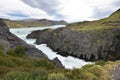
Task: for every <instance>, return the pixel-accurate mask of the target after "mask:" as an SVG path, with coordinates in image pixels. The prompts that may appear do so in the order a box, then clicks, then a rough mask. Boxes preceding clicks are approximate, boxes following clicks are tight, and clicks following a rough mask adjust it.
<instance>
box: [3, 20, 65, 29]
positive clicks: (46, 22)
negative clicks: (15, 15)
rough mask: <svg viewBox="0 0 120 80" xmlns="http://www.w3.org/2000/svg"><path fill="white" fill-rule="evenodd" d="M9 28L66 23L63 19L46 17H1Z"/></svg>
mask: <svg viewBox="0 0 120 80" xmlns="http://www.w3.org/2000/svg"><path fill="white" fill-rule="evenodd" d="M3 20H4V22H5V23H6V24H7V26H8V27H9V28H22V27H23V28H24V27H45V26H52V25H66V24H67V22H65V21H53V20H47V19H40V20H39V19H38V20H37V19H27V20H8V19H3Z"/></svg>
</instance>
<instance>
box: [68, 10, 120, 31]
mask: <svg viewBox="0 0 120 80" xmlns="http://www.w3.org/2000/svg"><path fill="white" fill-rule="evenodd" d="M67 26H68V28H70V29H71V30H73V31H103V30H108V29H113V28H120V10H118V11H116V12H115V13H113V14H111V15H110V16H109V17H107V18H104V19H101V20H96V21H84V22H78V23H73V24H69V25H67Z"/></svg>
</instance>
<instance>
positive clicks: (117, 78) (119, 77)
mask: <svg viewBox="0 0 120 80" xmlns="http://www.w3.org/2000/svg"><path fill="white" fill-rule="evenodd" d="M112 75H113V80H120V65H119V66H117V67H115V68H114V70H113V72H112Z"/></svg>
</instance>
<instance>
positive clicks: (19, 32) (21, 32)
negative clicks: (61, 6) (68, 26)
mask: <svg viewBox="0 0 120 80" xmlns="http://www.w3.org/2000/svg"><path fill="white" fill-rule="evenodd" d="M59 27H65V26H64V25H55V26H49V27H31V28H12V29H10V32H11V33H13V34H15V35H16V36H18V37H19V38H21V39H23V40H24V41H26V42H27V43H28V44H32V45H34V46H35V47H36V48H37V49H39V50H41V51H42V52H43V53H44V54H46V55H47V56H48V58H49V59H50V60H53V59H54V58H56V57H57V58H58V59H59V60H60V61H61V63H62V64H63V66H64V67H65V68H66V69H74V68H80V67H82V66H84V65H85V64H92V63H91V62H85V61H84V60H82V59H78V58H74V57H72V56H68V57H64V56H61V55H59V54H57V52H54V51H53V50H52V49H51V48H49V47H48V46H47V44H41V45H37V44H34V43H35V41H36V40H35V39H26V36H27V35H28V34H30V33H31V32H32V31H34V30H44V29H47V28H52V29H56V28H59Z"/></svg>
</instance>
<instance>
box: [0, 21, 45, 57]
mask: <svg viewBox="0 0 120 80" xmlns="http://www.w3.org/2000/svg"><path fill="white" fill-rule="evenodd" d="M0 44H2V45H3V47H4V50H5V51H7V50H8V49H10V48H15V47H17V46H19V45H22V46H25V49H26V54H27V55H28V56H29V57H31V58H46V59H47V57H46V55H44V54H43V53H42V52H41V51H39V50H37V49H36V48H35V47H34V46H32V45H28V44H27V43H26V42H24V41H23V40H21V39H20V38H18V37H17V36H15V35H13V34H12V33H10V31H9V28H8V27H7V26H6V24H5V23H4V22H3V20H2V19H0Z"/></svg>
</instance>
